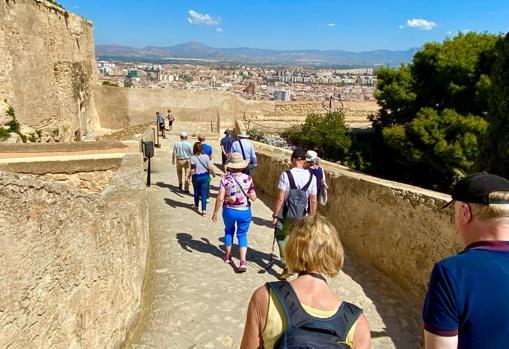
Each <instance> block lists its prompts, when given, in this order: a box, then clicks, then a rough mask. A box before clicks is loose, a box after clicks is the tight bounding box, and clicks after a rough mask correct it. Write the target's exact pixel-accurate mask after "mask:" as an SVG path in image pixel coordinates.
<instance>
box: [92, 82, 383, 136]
mask: <svg viewBox="0 0 509 349" xmlns="http://www.w3.org/2000/svg"><path fill="white" fill-rule="evenodd" d="M95 98H96V103H97V111H98V113H99V117H100V120H101V126H102V127H105V128H110V129H120V128H126V127H130V126H134V125H138V124H144V123H147V122H154V120H155V112H156V111H159V112H166V110H167V109H171V110H172V111H173V112H174V114H175V116H176V120H177V121H176V124H178V121H179V120H185V121H194V122H204V121H209V122H216V120H217V117H218V116H219V118H220V119H221V127H223V128H225V127H229V128H231V127H234V121H235V120H243V119H246V120H252V122H253V123H252V125H250V127H252V128H257V127H258V128H260V127H261V128H267V129H270V128H274V127H276V128H278V127H280V128H284V127H288V126H290V125H291V122H303V121H304V120H305V118H306V116H307V115H308V114H309V113H324V112H325V109H324V108H323V106H322V102H283V101H255V100H247V99H244V98H241V97H239V96H236V95H234V94H232V93H227V92H219V91H184V90H175V89H142V88H134V89H133V88H120V87H110V86H97V87H96V88H95ZM377 110H378V106H377V105H376V103H374V102H344V112H345V119H346V121H347V122H348V123H350V124H352V125H353V126H355V125H357V124H362V127H365V126H366V125H370V122H369V120H368V119H367V117H368V116H369V115H371V114H373V113H375V112H376V111H377ZM255 123H256V124H255ZM257 125H259V126H257Z"/></svg>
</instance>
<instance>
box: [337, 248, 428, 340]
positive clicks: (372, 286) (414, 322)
mask: <svg viewBox="0 0 509 349" xmlns="http://www.w3.org/2000/svg"><path fill="white" fill-rule="evenodd" d="M342 271H343V272H344V273H345V274H347V275H348V276H349V277H351V278H352V280H354V281H355V282H356V283H357V284H359V285H360V286H361V287H362V290H363V291H364V293H365V294H366V296H367V297H368V298H369V299H370V300H371V301H372V302H373V304H374V305H375V308H376V310H377V312H378V314H380V317H381V318H382V320H383V322H384V324H385V329H384V330H382V331H372V332H371V335H372V338H380V337H389V338H391V340H392V341H393V343H394V345H395V347H396V348H418V347H421V346H422V344H423V340H422V329H421V324H420V321H419V319H420V309H421V308H420V305H419V304H417V303H415V302H414V301H412V299H411V298H410V297H408V296H407V295H406V294H405V293H404V292H403V290H402V289H401V288H400V287H399V286H397V285H396V284H395V283H394V282H393V281H392V280H391V279H389V277H388V276H386V275H385V274H383V273H382V272H381V271H379V270H378V269H376V268H375V267H374V266H373V265H372V264H371V263H369V262H367V261H364V260H362V259H361V258H360V257H359V256H357V255H356V254H354V253H353V252H352V251H351V250H348V249H345V263H344V265H343V269H342ZM346 300H347V301H348V299H346ZM409 319H410V322H409V321H407V320H409ZM409 333H411V336H409V335H408V334H409ZM409 337H413V338H414V341H413V342H410V343H409V342H408V341H407V340H406V339H405V338H409Z"/></svg>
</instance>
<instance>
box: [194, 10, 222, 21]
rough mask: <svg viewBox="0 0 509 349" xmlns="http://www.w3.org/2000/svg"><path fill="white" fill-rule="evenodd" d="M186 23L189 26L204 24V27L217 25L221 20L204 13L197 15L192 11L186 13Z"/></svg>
mask: <svg viewBox="0 0 509 349" xmlns="http://www.w3.org/2000/svg"><path fill="white" fill-rule="evenodd" d="M187 15H188V17H187V21H188V22H189V23H191V24H205V25H218V24H219V23H221V18H219V17H211V16H210V15H209V14H206V13H203V14H202V13H198V12H196V11H194V10H189V11H187Z"/></svg>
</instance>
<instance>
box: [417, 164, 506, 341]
mask: <svg viewBox="0 0 509 349" xmlns="http://www.w3.org/2000/svg"><path fill="white" fill-rule="evenodd" d="M451 204H452V205H454V226H455V228H456V231H457V233H458V237H459V240H460V242H461V244H462V245H463V246H465V250H463V251H462V252H460V253H459V254H458V255H456V256H452V257H448V258H445V259H443V260H442V261H440V262H438V263H436V264H435V266H434V267H433V271H432V273H431V277H430V281H429V284H428V285H429V286H428V292H427V295H426V299H425V302H424V309H423V319H424V342H425V347H426V348H427V349H438V348H443V349H449V348H451V349H452V348H454V349H456V348H459V349H467V348H468V349H470V348H490V349H498V348H500V349H502V348H507V347H508V343H509V322H508V321H507V319H508V318H509V302H507V295H509V181H508V180H507V179H505V178H503V177H499V176H495V175H492V174H488V173H486V172H483V173H474V174H472V175H470V176H467V177H465V178H463V179H461V180H460V181H459V182H458V183H457V184H456V185H455V186H454V188H453V190H452V200H451V201H450V202H449V203H448V204H447V205H445V206H444V207H447V206H449V205H451Z"/></svg>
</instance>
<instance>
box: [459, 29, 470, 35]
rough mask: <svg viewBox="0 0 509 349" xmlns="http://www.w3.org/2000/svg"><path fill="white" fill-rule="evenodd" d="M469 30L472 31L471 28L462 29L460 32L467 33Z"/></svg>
mask: <svg viewBox="0 0 509 349" xmlns="http://www.w3.org/2000/svg"><path fill="white" fill-rule="evenodd" d="M471 31H472V29H463V30H462V31H461V32H462V33H463V34H468V33H470V32H471Z"/></svg>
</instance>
